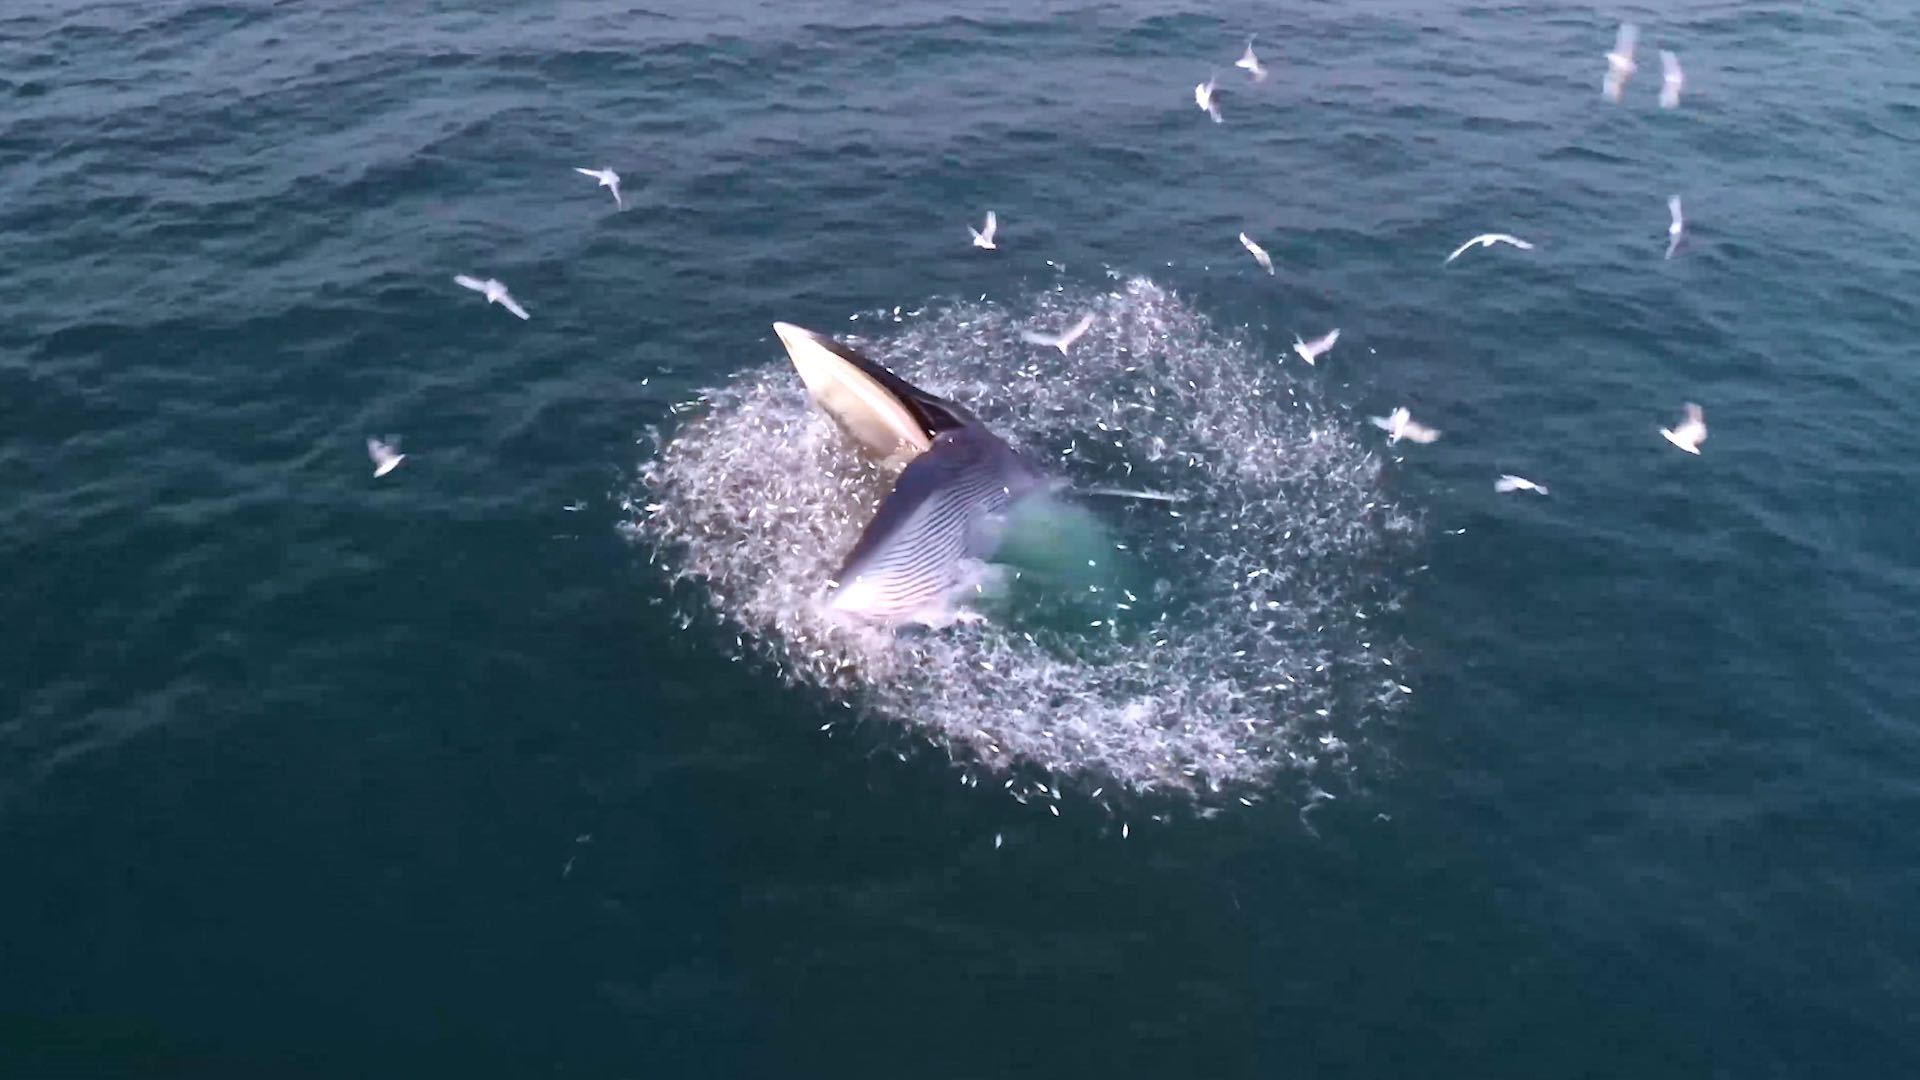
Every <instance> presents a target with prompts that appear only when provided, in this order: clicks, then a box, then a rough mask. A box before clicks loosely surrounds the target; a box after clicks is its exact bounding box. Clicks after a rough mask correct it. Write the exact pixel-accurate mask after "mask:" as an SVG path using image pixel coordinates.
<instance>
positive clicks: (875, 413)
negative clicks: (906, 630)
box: [773, 322, 1055, 627]
mask: <svg viewBox="0 0 1920 1080" xmlns="http://www.w3.org/2000/svg"><path fill="white" fill-rule="evenodd" d="M773 328H774V333H775V334H777V335H778V336H779V338H780V342H781V344H782V345H784V346H785V347H786V350H787V356H788V358H789V359H790V360H792V361H793V366H794V369H795V370H796V371H798V372H799V375H800V380H801V382H802V383H804V384H805V386H806V389H807V393H808V395H809V396H810V397H811V398H812V399H813V402H814V404H815V405H817V406H818V407H819V409H820V411H821V412H823V413H825V414H826V415H827V416H828V417H829V418H831V419H832V420H833V421H834V423H835V424H837V425H838V426H839V428H840V429H841V430H842V431H843V432H845V433H846V435H847V437H848V439H849V440H851V441H852V442H853V444H854V445H855V447H856V448H857V450H858V451H859V452H861V453H864V454H865V455H866V456H868V457H869V458H870V459H872V460H873V461H874V462H875V463H876V464H877V465H878V466H879V467H880V468H881V469H882V470H883V471H886V472H892V473H897V475H896V476H895V477H894V479H893V486H892V488H891V490H889V491H888V493H887V495H886V497H885V498H883V499H882V500H881V501H880V505H879V507H878V508H877V509H876V510H875V511H874V515H873V518H872V519H871V520H870V521H868V523H867V525H866V527H865V528H864V529H862V531H861V533H860V537H859V539H858V540H857V541H856V542H855V543H854V545H853V547H852V549H851V550H849V551H848V552H847V554H846V556H845V558H844V559H843V560H842V562H841V564H840V569H839V571H838V572H837V573H835V575H834V577H833V579H832V581H831V582H830V583H829V586H830V588H831V594H830V595H829V597H828V600H827V606H828V608H829V609H830V610H831V611H833V612H835V613H837V614H840V615H843V616H847V617H850V618H853V619H856V620H859V621H863V622H868V623H876V624H882V625H896V624H904V623H920V624H924V625H928V626H935V627H938V626H945V625H947V624H949V623H951V622H953V621H954V620H955V619H956V618H963V617H965V615H964V612H963V610H962V608H961V606H960V604H959V601H960V600H961V598H962V596H963V594H964V593H965V592H966V591H967V590H968V589H970V588H972V587H974V586H976V585H978V584H979V583H980V582H981V581H982V580H983V576H984V575H983V571H984V568H985V562H986V560H987V559H989V558H991V557H992V555H993V553H994V551H995V549H996V548H997V547H998V546H999V542H1000V538H1001V534H1002V531H1003V528H1004V526H1005V524H1006V521H1007V518H1008V515H1009V514H1010V513H1011V512H1013V511H1014V510H1015V509H1016V507H1017V506H1019V505H1020V504H1022V503H1023V502H1025V501H1027V500H1030V499H1032V498H1033V497H1034V496H1038V495H1042V494H1045V493H1047V492H1049V491H1051V490H1053V489H1054V487H1055V482H1054V481H1053V479H1052V478H1051V477H1049V476H1048V474H1047V473H1046V472H1044V471H1043V470H1042V469H1041V468H1040V467H1039V466H1038V465H1036V464H1035V463H1034V462H1033V461H1032V460H1031V459H1030V458H1028V457H1027V456H1026V455H1025V454H1022V453H1021V452H1020V451H1018V450H1016V449H1015V448H1014V447H1012V446H1011V445H1009V444H1008V443H1007V442H1006V440H1004V439H1002V438H1001V437H1000V436H999V435H997V434H995V433H994V431H993V430H992V429H991V428H989V427H988V426H987V425H986V424H985V423H983V422H982V421H981V420H980V419H979V418H978V417H977V416H975V415H974V414H973V413H972V412H971V411H969V410H968V409H966V408H965V407H964V406H962V405H959V404H957V403H955V402H952V401H949V400H947V399H946V398H943V397H939V396H938V395H935V394H932V393H929V392H927V391H925V390H922V389H921V388H919V387H917V386H914V385H913V384H912V383H909V382H907V381H906V380H905V379H902V378H901V377H900V376H898V375H896V374H894V373H893V372H891V371H889V370H887V369H886V368H885V367H883V366H882V365H880V364H879V363H876V362H875V361H873V360H872V359H870V358H868V357H866V356H864V355H862V354H861V353H860V352H859V351H858V350H856V349H854V348H853V347H851V346H849V345H847V344H846V343H844V342H841V341H837V340H835V339H833V338H830V337H828V336H826V335H824V334H820V333H816V332H814V331H812V330H808V329H805V328H803V327H799V326H795V325H793V324H792V323H784V322H780V323H775V324H774V326H773Z"/></svg>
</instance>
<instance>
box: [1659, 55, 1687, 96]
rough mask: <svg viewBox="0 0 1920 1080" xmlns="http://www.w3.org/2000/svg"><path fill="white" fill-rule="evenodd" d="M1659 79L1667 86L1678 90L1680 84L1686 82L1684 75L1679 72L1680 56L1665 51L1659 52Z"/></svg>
mask: <svg viewBox="0 0 1920 1080" xmlns="http://www.w3.org/2000/svg"><path fill="white" fill-rule="evenodd" d="M1660 72H1661V79H1662V81H1664V82H1665V83H1666V84H1667V85H1668V86H1671V87H1673V88H1674V89H1676V90H1678V89H1679V88H1680V84H1681V83H1684V82H1686V81H1687V76H1686V73H1685V72H1683V71H1681V70H1680V54H1679V53H1676V52H1670V51H1668V50H1666V49H1661V50H1660Z"/></svg>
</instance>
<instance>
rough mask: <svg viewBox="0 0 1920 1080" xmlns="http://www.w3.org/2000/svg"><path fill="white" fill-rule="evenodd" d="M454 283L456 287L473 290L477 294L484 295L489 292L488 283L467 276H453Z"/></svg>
mask: <svg viewBox="0 0 1920 1080" xmlns="http://www.w3.org/2000/svg"><path fill="white" fill-rule="evenodd" d="M453 283H454V284H455V285H458V286H460V287H461V288H463V289H472V290H473V291H474V292H477V293H483V292H486V291H487V283H486V282H484V281H481V280H480V279H479V278H470V277H468V276H467V275H465V274H455V275H454V276H453Z"/></svg>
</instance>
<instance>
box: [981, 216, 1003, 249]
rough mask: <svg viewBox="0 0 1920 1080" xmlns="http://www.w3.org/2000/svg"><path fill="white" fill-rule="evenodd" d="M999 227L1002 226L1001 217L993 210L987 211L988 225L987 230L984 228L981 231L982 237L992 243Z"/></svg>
mask: <svg viewBox="0 0 1920 1080" xmlns="http://www.w3.org/2000/svg"><path fill="white" fill-rule="evenodd" d="M999 227H1000V219H999V217H997V216H995V214H994V212H993V211H991V210H989V211H987V227H986V229H985V230H983V231H982V232H981V233H980V238H981V239H982V240H985V241H987V242H988V243H992V242H993V233H994V230H995V229H998V228H999Z"/></svg>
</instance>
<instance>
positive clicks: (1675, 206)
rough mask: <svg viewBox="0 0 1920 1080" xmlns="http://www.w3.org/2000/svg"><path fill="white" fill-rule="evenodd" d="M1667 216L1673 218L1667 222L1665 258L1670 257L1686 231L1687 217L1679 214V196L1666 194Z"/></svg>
mask: <svg viewBox="0 0 1920 1080" xmlns="http://www.w3.org/2000/svg"><path fill="white" fill-rule="evenodd" d="M1667 216H1668V217H1671V218H1672V219H1673V220H1672V221H1669V222H1667V258H1669V259H1671V258H1673V252H1674V250H1675V249H1676V248H1678V247H1679V246H1680V238H1681V237H1682V236H1684V235H1686V231H1687V219H1686V218H1684V217H1681V216H1680V196H1678V195H1669V196H1667Z"/></svg>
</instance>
